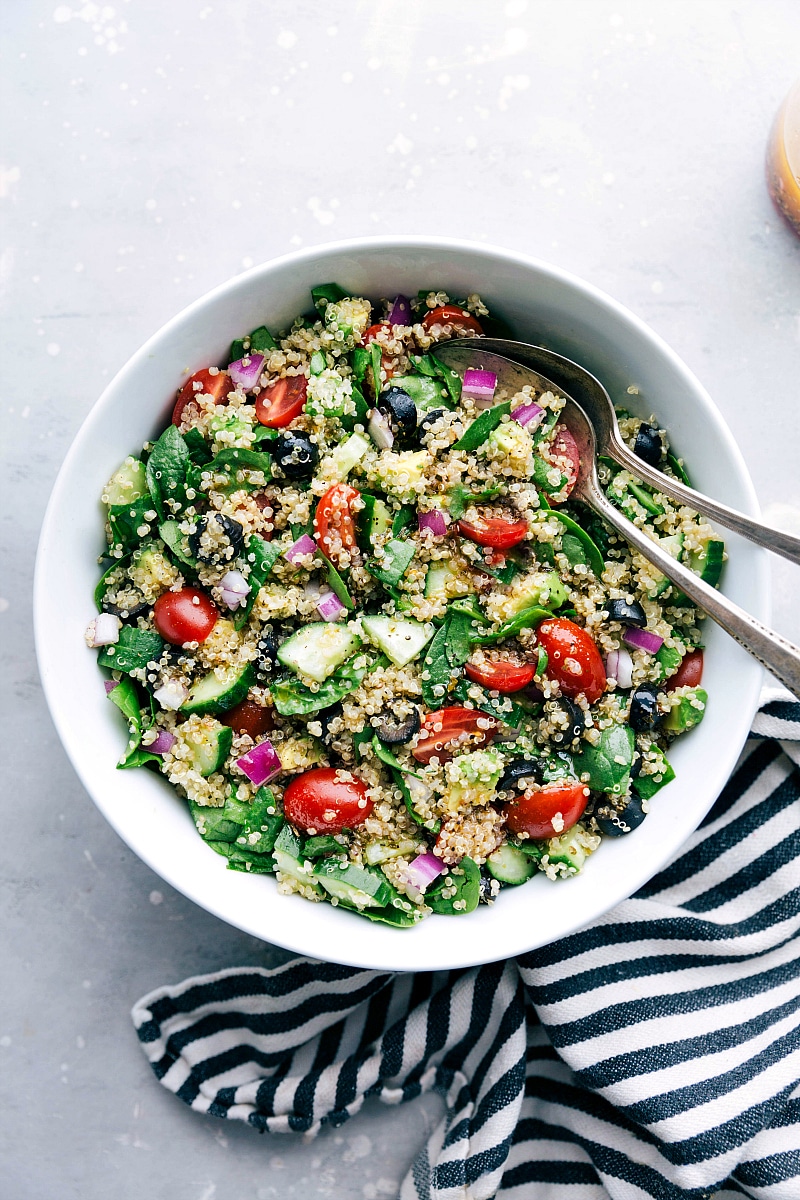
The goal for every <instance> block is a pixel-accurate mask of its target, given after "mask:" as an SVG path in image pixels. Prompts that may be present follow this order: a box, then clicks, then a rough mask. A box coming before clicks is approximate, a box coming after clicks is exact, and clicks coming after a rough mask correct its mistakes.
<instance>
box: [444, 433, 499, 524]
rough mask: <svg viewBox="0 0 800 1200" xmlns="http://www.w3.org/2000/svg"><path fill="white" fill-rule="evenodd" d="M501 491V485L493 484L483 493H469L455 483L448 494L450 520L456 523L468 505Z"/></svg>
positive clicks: (488, 498)
mask: <svg viewBox="0 0 800 1200" xmlns="http://www.w3.org/2000/svg"><path fill="white" fill-rule="evenodd" d="M471 428H472V426H470V429H471ZM467 432H469V430H468V431H467ZM502 490H503V484H502V483H496V484H493V485H492V486H491V487H488V488H484V489H483V491H480V492H473V491H470V489H469V488H466V487H464V486H463V485H462V484H460V483H457V484H456V486H455V487H452V488H451V489H450V491H449V492H448V497H449V503H448V506H447V507H448V510H449V512H450V516H451V518H452V519H453V520H454V521H458V520H459V519H460V518H461V517H463V515H464V513H465V511H466V509H468V508H469V506H470V504H482V503H484V501H486V500H492V499H494V497H495V496H496V495H498V493H499V492H502Z"/></svg>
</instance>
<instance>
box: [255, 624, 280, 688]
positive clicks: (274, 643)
mask: <svg viewBox="0 0 800 1200" xmlns="http://www.w3.org/2000/svg"><path fill="white" fill-rule="evenodd" d="M283 640H284V639H283V637H282V636H281V635H280V634H279V633H278V631H277V630H276V629H273V628H272V626H270V625H268V626H267V627H266V629H265V630H264V632H263V633H262V635H261V637H260V638H259V639H258V644H257V645H256V650H257V651H258V657H257V658H256V660H255V662H254V663H253V666H254V667H255V671H256V675H257V676H258V678H259V679H263V678H264V677H265V676H269V675H272V673H273V671H274V670H275V665H276V663H277V661H278V647H279V646H280V644H281V642H282V641H283Z"/></svg>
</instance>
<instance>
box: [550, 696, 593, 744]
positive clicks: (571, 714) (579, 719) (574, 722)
mask: <svg viewBox="0 0 800 1200" xmlns="http://www.w3.org/2000/svg"><path fill="white" fill-rule="evenodd" d="M550 707H552V709H553V710H554V711H555V712H558V711H561V712H564V713H566V715H567V720H568V721H569V725H568V726H567V728H566V729H565V730H564V731H563V732H562V731H561V730H559V731H558V732H559V733H560V734H561V737H559V736H558V734H555V735H554V737H553V740H554V741H559V742H561V744H562V745H566V746H570V745H572V743H573V742H574V741H576V740H577V739H578V738H579V737H580V736H581V734H582V733H583V731H584V729H585V728H586V714H585V713H584V711H583V709H582V708H581V707H580V705H579V704H575V702H574V701H573V700H570V698H569V697H568V696H559V698H558V700H549V701H548V702H547V704H545V709H544V711H545V716H547V715H548V709H549V708H550Z"/></svg>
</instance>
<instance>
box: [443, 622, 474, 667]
mask: <svg viewBox="0 0 800 1200" xmlns="http://www.w3.org/2000/svg"><path fill="white" fill-rule="evenodd" d="M444 629H445V630H446V632H447V657H448V659H449V660H450V665H451V666H452V667H463V665H464V663H465V662H466V661H467V659H468V658H469V656H470V653H471V651H472V637H471V630H472V617H471V616H468V615H467V613H463V612H459V611H458V609H456V610H455V611H453V610H451V611H450V614H449V616H448V619H447V622H446V624H445V625H444Z"/></svg>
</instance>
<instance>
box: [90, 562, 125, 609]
mask: <svg viewBox="0 0 800 1200" xmlns="http://www.w3.org/2000/svg"><path fill="white" fill-rule="evenodd" d="M129 558H130V554H124V555H123V556H122V558H115V559H114V561H113V562H112V563H111V566H110V567H106V569H105V571H104V572H103V574H102V575H101V576H100V578H99V579H98V581H97V587H96V588H95V589H94V602H95V604H96V605H97V607H98V608H99V609H100V611H101V612H102V608H103V597H104V596H105V594H106V592H107V591H108V589H109V586H110V580H111V576H112V575H113V574H114V572H115V571H116V570H117V569H118V568H119V567H122V566H125V564H126V563H127V561H128V559H129Z"/></svg>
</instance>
